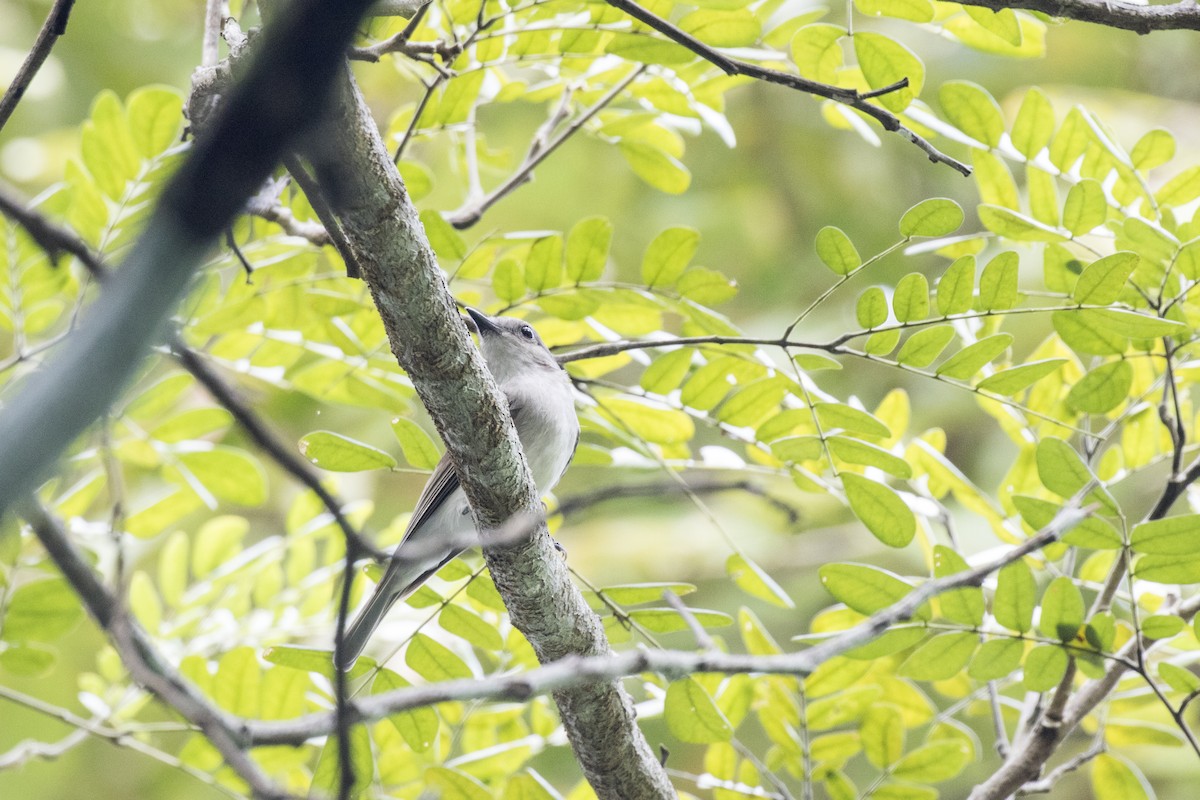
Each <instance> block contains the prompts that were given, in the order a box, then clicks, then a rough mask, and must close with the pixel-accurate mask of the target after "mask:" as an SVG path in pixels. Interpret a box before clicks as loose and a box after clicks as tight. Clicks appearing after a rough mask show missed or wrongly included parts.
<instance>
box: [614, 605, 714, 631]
mask: <svg viewBox="0 0 1200 800" xmlns="http://www.w3.org/2000/svg"><path fill="white" fill-rule="evenodd" d="M689 611H691V613H692V617H693V618H695V620H696V621H697V622H699V623H700V625H701V626H702V627H704V628H724V627H725V626H727V625H732V624H733V617H731V616H729V615H728V614H724V613H722V612H720V611H710V610H708V609H706V608H692V609H689ZM628 614H629V618H630V619H631V620H633V621H634V622H636V623H637V624H639V625H641V626H643V627H645V628H646V629H647V630H649V631H651V632H652V633H674V632H676V631H686V630H688V623H687V620H685V619H684V618H683V617H681V616H680V615H679V612H678V611H676V610H675V609H673V608H636V609H634V610H633V611H630V612H628Z"/></svg>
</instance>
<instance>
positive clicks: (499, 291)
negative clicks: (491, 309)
mask: <svg viewBox="0 0 1200 800" xmlns="http://www.w3.org/2000/svg"><path fill="white" fill-rule="evenodd" d="M492 291H493V292H495V293H496V297H498V298H500V299H501V300H503V301H504V302H505V303H510V304H511V303H515V302H516V301H518V300H520V299H521V297H523V296H524V294H525V268H524V267H522V266H521V264H520V263H519V262H517V261H515V260H514V259H511V258H505V259H501V261H500V263H499V264H497V265H496V268H495V269H494V270H492Z"/></svg>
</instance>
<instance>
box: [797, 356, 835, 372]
mask: <svg viewBox="0 0 1200 800" xmlns="http://www.w3.org/2000/svg"><path fill="white" fill-rule="evenodd" d="M792 360H793V361H795V362H796V366H798V367H799V368H800V369H802V370H804V371H805V372H819V371H820V370H823V369H841V368H842V364H841V362H840V361H838V360H837V359H833V358H830V357H829V356H826V355H821V354H820V353H800V354H799V355H795V356H792Z"/></svg>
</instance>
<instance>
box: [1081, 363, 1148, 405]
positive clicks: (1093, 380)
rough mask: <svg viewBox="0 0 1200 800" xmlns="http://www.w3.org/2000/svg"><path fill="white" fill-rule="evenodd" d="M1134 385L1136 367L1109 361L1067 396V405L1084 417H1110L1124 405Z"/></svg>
mask: <svg viewBox="0 0 1200 800" xmlns="http://www.w3.org/2000/svg"><path fill="white" fill-rule="evenodd" d="M1132 386H1133V366H1132V365H1131V364H1130V363H1129V362H1128V361H1124V360H1121V361H1109V362H1108V363H1106V364H1101V365H1100V366H1098V367H1096V368H1095V369H1093V370H1091V371H1090V372H1088V373H1087V374H1086V375H1084V376H1083V377H1082V378H1081V379H1080V380H1079V382H1078V383H1076V384H1075V385H1074V386H1072V387H1071V391H1070V393H1068V394H1067V405H1069V406H1070V407H1071V408H1073V409H1075V410H1076V411H1080V412H1083V413H1084V414H1107V413H1108V412H1109V411H1112V410H1113V409H1114V408H1116V407H1117V406H1119V405H1121V403H1123V402H1124V401H1125V400H1126V398H1127V397H1128V396H1129V390H1130V388H1131V387H1132Z"/></svg>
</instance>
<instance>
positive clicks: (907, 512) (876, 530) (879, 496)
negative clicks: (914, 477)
mask: <svg viewBox="0 0 1200 800" xmlns="http://www.w3.org/2000/svg"><path fill="white" fill-rule="evenodd" d="M841 477H842V486H843V487H844V488H845V490H846V501H847V502H848V503H849V504H850V510H851V511H853V512H854V516H856V517H858V518H859V519H860V520H862V523H863V524H864V525H866V526H867V530H869V531H870V532H871V533H873V534H874V535H875V538H877V539H878V540H879V541H881V542H883V543H884V544H886V545H888V546H889V547H904V546H906V545H907V544H908V543H909V542H911V541H912V539H913V536H914V535H915V534H916V531H917V518H916V517H915V516H914V515H913V512H912V509H910V508H909V507H908V505H907V504H906V503H905V502H904V501H903V500H902V499H901V498H900V496H899V495H898V494H896V492H895V491H893V490H892V489H890V488H889V487H887V486H884V485H883V484H882V483H878V482H877V481H873V480H871V479H869V478H864V477H863V476H861V475H855V474H854V473H851V472H843V473H842V476H841Z"/></svg>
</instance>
